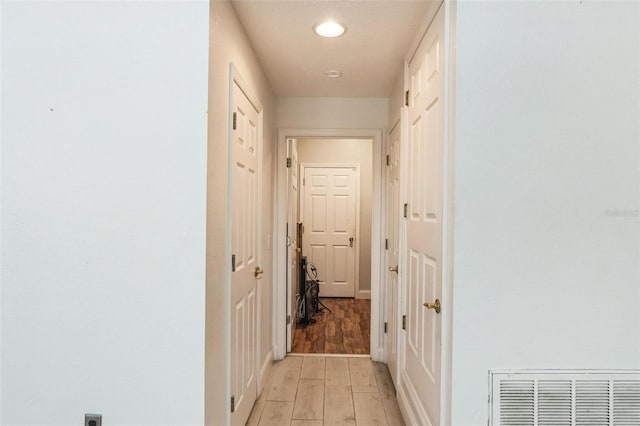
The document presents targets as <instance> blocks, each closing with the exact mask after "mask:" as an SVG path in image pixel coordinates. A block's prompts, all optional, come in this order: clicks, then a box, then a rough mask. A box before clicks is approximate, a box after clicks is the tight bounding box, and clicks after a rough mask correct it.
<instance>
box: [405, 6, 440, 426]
mask: <svg viewBox="0 0 640 426" xmlns="http://www.w3.org/2000/svg"><path fill="white" fill-rule="evenodd" d="M443 33H444V8H443V7H441V8H440V11H439V12H438V14H437V16H436V18H435V19H434V21H433V23H432V24H431V26H430V28H429V29H428V30H427V33H426V34H425V37H424V39H423V40H422V42H421V44H420V47H419V48H418V52H417V53H416V55H415V56H414V59H413V60H412V61H411V62H410V64H409V79H410V80H409V90H410V92H409V99H410V101H409V102H410V104H409V126H408V127H409V129H408V132H409V134H408V137H409V144H408V145H409V146H408V148H407V149H408V157H407V158H408V164H407V167H408V178H407V180H408V182H407V183H408V194H407V202H408V205H407V219H406V220H407V222H406V228H407V251H406V253H407V258H406V268H407V270H406V274H403V276H404V277H405V279H406V286H407V287H406V305H405V315H406V330H405V333H406V335H405V339H404V341H405V348H404V351H403V352H404V357H405V359H404V364H403V367H402V370H403V371H402V373H403V381H405V382H406V383H405V386H407V387H408V388H409V389H408V390H407V393H408V394H412V395H416V398H417V401H415V403H416V404H418V406H419V407H420V408H419V409H418V410H417V412H418V413H424V414H423V415H426V418H420V419H418V420H419V423H420V424H423V425H437V424H439V421H440V381H441V377H440V376H441V374H440V365H441V334H442V329H441V327H442V320H441V315H440V314H439V311H440V308H437V306H438V305H439V304H440V303H441V300H442V253H443V250H442V220H443V218H442V212H443V205H442V199H443V197H442V193H443V187H442V185H443V166H444V165H443V143H444V134H443V130H444V109H443V96H444V82H443V67H444V40H443ZM425 303H426V304H427V306H425ZM442 309H446V306H445V307H442Z"/></svg>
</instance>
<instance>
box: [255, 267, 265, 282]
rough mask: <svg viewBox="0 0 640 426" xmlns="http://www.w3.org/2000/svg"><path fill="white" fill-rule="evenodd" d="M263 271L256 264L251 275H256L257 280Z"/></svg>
mask: <svg viewBox="0 0 640 426" xmlns="http://www.w3.org/2000/svg"><path fill="white" fill-rule="evenodd" d="M263 273H264V271H263V270H262V269H260V267H259V266H256V269H255V270H254V271H253V275H254V276H255V277H256V279H257V280H259V279H260V278H262V274H263Z"/></svg>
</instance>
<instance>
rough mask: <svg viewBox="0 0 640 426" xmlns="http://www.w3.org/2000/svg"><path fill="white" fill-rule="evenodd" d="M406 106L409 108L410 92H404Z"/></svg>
mask: <svg viewBox="0 0 640 426" xmlns="http://www.w3.org/2000/svg"><path fill="white" fill-rule="evenodd" d="M404 104H405V105H406V106H409V91H408V90H407V91H406V92H404Z"/></svg>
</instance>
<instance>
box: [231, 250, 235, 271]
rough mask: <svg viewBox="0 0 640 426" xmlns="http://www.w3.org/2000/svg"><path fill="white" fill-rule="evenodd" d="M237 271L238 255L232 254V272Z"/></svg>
mask: <svg viewBox="0 0 640 426" xmlns="http://www.w3.org/2000/svg"><path fill="white" fill-rule="evenodd" d="M235 271H236V255H235V254H232V255H231V272H235Z"/></svg>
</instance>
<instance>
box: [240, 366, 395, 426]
mask: <svg viewBox="0 0 640 426" xmlns="http://www.w3.org/2000/svg"><path fill="white" fill-rule="evenodd" d="M285 425H287V426H288V425H291V426H329V425H353V426H372V425H387V426H403V425H404V422H403V420H402V415H401V414H400V409H399V407H398V402H397V400H396V391H395V388H394V386H393V382H392V381H391V376H390V375H389V370H388V369H387V366H386V365H385V364H382V363H378V362H373V361H371V359H369V357H368V356H367V357H335V356H308V355H307V356H298V355H290V356H288V357H287V358H285V359H284V360H282V361H278V362H275V363H274V364H273V367H272V369H271V373H270V374H269V377H268V378H267V379H266V383H265V386H264V389H263V391H262V395H261V396H260V398H259V399H258V401H257V402H256V404H255V406H254V408H253V411H252V412H251V416H250V417H249V421H248V423H247V426H285Z"/></svg>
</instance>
